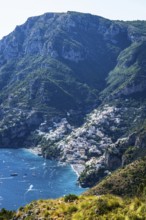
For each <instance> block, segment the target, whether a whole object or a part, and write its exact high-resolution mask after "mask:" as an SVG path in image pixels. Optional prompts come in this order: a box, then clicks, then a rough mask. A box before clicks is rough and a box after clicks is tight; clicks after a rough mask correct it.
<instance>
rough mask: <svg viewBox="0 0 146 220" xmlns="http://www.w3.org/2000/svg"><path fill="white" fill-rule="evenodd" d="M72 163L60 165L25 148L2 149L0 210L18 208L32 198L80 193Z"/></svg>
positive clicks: (0, 157)
mask: <svg viewBox="0 0 146 220" xmlns="http://www.w3.org/2000/svg"><path fill="white" fill-rule="evenodd" d="M76 182H77V176H76V174H75V173H74V171H73V170H72V169H71V167H70V166H69V165H65V166H60V165H59V164H58V162H56V161H50V160H46V159H44V158H42V157H39V156H37V155H34V154H32V153H30V152H29V151H28V150H26V149H0V209H1V208H6V209H9V210H16V209H18V208H19V207H20V206H23V205H25V204H27V203H29V202H31V201H32V200H36V199H48V198H58V197H61V196H64V195H66V194H69V193H74V194H81V193H82V192H84V191H85V189H83V188H80V187H79V186H78V185H77V184H76Z"/></svg>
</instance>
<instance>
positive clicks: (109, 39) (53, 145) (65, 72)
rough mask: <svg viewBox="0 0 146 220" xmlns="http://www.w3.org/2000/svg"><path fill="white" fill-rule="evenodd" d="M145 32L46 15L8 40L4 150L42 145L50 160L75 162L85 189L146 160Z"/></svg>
mask: <svg viewBox="0 0 146 220" xmlns="http://www.w3.org/2000/svg"><path fill="white" fill-rule="evenodd" d="M143 27H145V23H144V22H142V23H141V22H139V23H138V22H137V23H133V22H122V21H110V20H108V19H105V18H102V17H98V16H93V15H90V14H81V13H76V12H68V13H47V14H44V15H42V16H37V17H33V18H29V19H28V20H27V21H26V23H25V24H23V25H21V26H18V27H16V29H15V30H14V31H13V32H12V33H10V34H9V35H8V36H6V37H4V38H3V39H2V40H1V41H0V147H18V146H19V147H20V146H22V147H34V146H38V147H41V148H42V153H43V155H44V157H46V158H51V159H52V158H55V159H58V160H60V161H63V162H67V163H70V164H72V165H73V167H74V168H75V169H76V170H77V171H78V173H79V175H80V177H79V181H80V183H81V184H82V186H91V185H93V184H94V183H95V182H96V181H98V180H99V179H100V178H102V177H103V176H105V175H107V174H109V173H110V172H111V171H112V170H114V169H116V168H118V167H120V166H122V165H124V164H127V163H129V162H131V161H132V160H134V158H136V156H135V155H138V156H139V157H140V156H141V153H138V152H141V149H142V152H143V154H145V147H143V145H144V144H143V143H144V140H145V118H146V115H145V106H146V95H145V94H146V93H145V92H146V86H145V85H146V83H145V82H146V71H145V69H146V62H145V58H146V53H145V51H146V50H145V48H146V43H145V40H146V33H145V31H144V28H143ZM142 28H143V29H142ZM132 134H135V135H134V140H133V139H132V140H133V141H132V142H131V137H133V135H132ZM129 152H132V155H133V156H132V158H130V156H129V155H130V154H131V153H129Z"/></svg>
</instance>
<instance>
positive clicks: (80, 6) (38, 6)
mask: <svg viewBox="0 0 146 220" xmlns="http://www.w3.org/2000/svg"><path fill="white" fill-rule="evenodd" d="M66 11H80V12H87V13H92V14H96V15H100V16H103V17H106V18H109V19H114V20H116V19H119V20H146V0H23V1H22V0H0V38H2V37H3V36H5V35H7V34H8V33H10V32H11V31H12V30H13V29H14V28H15V26H16V25H19V24H22V23H24V22H25V21H26V19H27V18H28V17H31V16H35V15H40V14H43V13H45V12H66Z"/></svg>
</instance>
